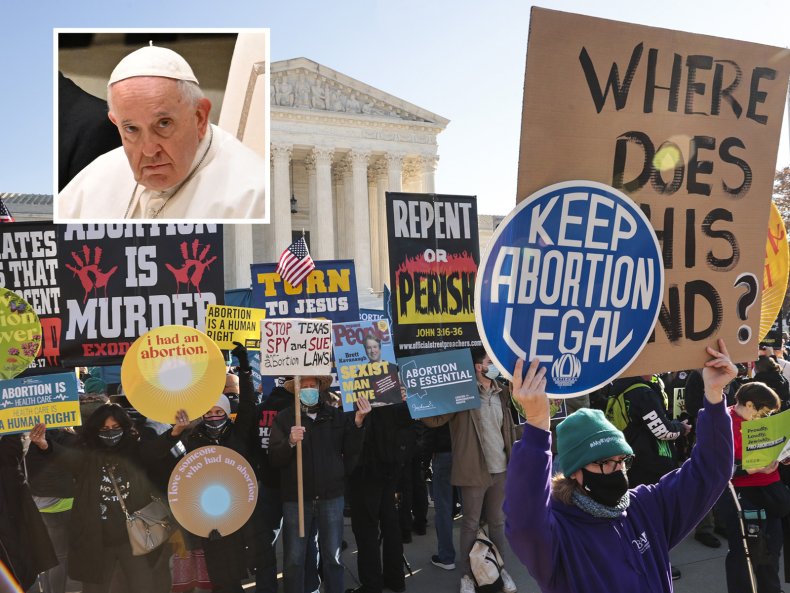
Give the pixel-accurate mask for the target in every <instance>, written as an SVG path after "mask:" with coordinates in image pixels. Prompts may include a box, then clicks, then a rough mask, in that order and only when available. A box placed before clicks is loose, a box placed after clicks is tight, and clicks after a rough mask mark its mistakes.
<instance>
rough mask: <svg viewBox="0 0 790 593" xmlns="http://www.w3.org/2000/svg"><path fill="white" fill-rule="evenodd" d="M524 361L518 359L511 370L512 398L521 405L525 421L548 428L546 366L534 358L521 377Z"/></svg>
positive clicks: (549, 413)
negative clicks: (524, 374) (525, 374)
mask: <svg viewBox="0 0 790 593" xmlns="http://www.w3.org/2000/svg"><path fill="white" fill-rule="evenodd" d="M523 368H524V361H523V360H521V359H518V360H517V361H516V368H515V369H514V370H513V399H515V400H516V402H517V403H518V404H519V405H520V406H521V409H522V410H523V411H524V417H525V418H526V419H527V422H528V423H529V424H531V425H532V426H534V427H536V428H542V429H543V430H548V429H549V427H550V426H551V412H550V404H549V398H548V397H547V396H546V367H542V366H540V361H539V360H538V359H537V358H536V359H534V360H533V361H532V363H531V364H530V365H529V369H528V370H527V376H526V377H524V378H523V379H522V378H521V377H522V374H523Z"/></svg>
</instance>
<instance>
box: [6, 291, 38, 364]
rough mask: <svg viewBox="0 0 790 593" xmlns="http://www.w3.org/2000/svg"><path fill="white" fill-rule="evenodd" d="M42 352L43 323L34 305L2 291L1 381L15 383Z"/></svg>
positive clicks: (12, 293) (11, 293)
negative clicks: (6, 380) (13, 381)
mask: <svg viewBox="0 0 790 593" xmlns="http://www.w3.org/2000/svg"><path fill="white" fill-rule="evenodd" d="M40 349H41V322H40V321H39V319H38V315H36V312H35V311H34V310H33V307H31V306H30V304H29V303H28V302H27V301H25V300H24V299H22V297H20V296H19V295H18V294H16V293H15V292H11V291H10V290H8V289H6V288H0V379H13V378H14V377H16V376H17V375H18V374H20V373H21V372H22V371H24V370H25V369H26V368H27V367H28V365H30V363H32V362H33V361H34V360H35V358H36V356H38V352H39V350H40Z"/></svg>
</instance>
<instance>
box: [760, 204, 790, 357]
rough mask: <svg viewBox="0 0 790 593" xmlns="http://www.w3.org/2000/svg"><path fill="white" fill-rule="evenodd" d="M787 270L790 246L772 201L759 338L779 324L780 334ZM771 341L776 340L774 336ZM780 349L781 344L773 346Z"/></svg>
mask: <svg viewBox="0 0 790 593" xmlns="http://www.w3.org/2000/svg"><path fill="white" fill-rule="evenodd" d="M788 273H790V246H789V245H788V243H787V230H786V229H785V223H784V221H783V220H782V215H781V214H780V213H779V208H777V207H776V204H774V203H773V202H771V216H770V217H769V219H768V240H767V241H766V243H765V266H764V267H763V284H762V287H761V288H762V302H761V305H760V307H761V310H760V340H764V339H765V338H766V337H767V336H768V332H769V331H770V330H771V327H772V326H774V325H778V328H777V329H778V337H780V338H781V336H782V327H781V323H779V324H776V323H775V320H776V319H777V318H778V317H781V315H780V314H781V310H782V303H783V302H784V300H785V293H786V292H787V280H788V278H787V275H788ZM773 343H774V344H776V343H777V341H776V340H775V339H774V340H773ZM776 347H777V348H781V345H778V346H776Z"/></svg>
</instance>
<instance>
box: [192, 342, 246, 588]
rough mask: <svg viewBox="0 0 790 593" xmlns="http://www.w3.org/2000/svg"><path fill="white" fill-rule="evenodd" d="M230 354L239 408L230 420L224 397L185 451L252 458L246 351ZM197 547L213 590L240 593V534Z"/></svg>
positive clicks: (242, 550)
mask: <svg viewBox="0 0 790 593" xmlns="http://www.w3.org/2000/svg"><path fill="white" fill-rule="evenodd" d="M234 344H236V347H235V348H234V349H233V350H232V351H231V354H232V355H233V356H235V357H236V358H237V359H238V361H239V386H240V392H239V407H238V411H237V413H236V419H235V421H234V420H231V408H230V402H229V401H228V398H227V397H226V396H225V395H220V396H219V400H218V401H217V403H216V404H215V405H213V406H212V407H211V408H210V409H209V411H208V412H206V413H205V414H203V417H202V419H201V421H200V423H199V424H198V425H197V427H195V429H194V430H193V431H192V432H191V433H190V434H189V436H188V437H187V440H186V449H187V452H190V451H194V450H195V449H199V448H200V447H205V446H208V445H221V446H222V447H227V448H229V449H233V450H234V451H236V452H237V453H240V454H241V455H243V456H245V457H247V458H248V459H253V458H254V457H253V456H252V454H251V453H252V452H251V451H250V434H251V433H252V430H253V427H254V425H255V388H254V387H253V384H252V368H251V367H250V362H249V356H248V354H247V349H246V348H244V346H242V345H241V344H240V343H239V342H234ZM186 540H187V546H188V547H193V548H194V546H195V538H194V537H193V536H191V535H187V536H186ZM198 545H199V547H200V548H201V549H202V550H203V551H204V552H205V556H206V566H207V567H208V574H209V577H210V578H211V582H212V584H213V585H214V587H215V588H214V591H216V592H221V593H241V591H242V590H243V589H242V586H241V581H242V580H243V579H244V578H246V577H247V572H248V571H247V558H246V554H245V548H246V544H245V539H244V531H243V530H239V531H236V532H234V533H231V534H228V535H223V536H221V537H220V536H218V535H215V536H209V537H201V538H199V544H198Z"/></svg>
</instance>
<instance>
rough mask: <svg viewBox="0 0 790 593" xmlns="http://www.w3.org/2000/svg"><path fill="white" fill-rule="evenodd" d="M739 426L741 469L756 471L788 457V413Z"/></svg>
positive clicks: (750, 421)
mask: <svg viewBox="0 0 790 593" xmlns="http://www.w3.org/2000/svg"><path fill="white" fill-rule="evenodd" d="M788 412H789V411H785V412H782V413H781V414H774V415H772V416H768V417H766V418H760V419H758V420H749V421H748V422H744V423H742V424H741V438H742V439H743V445H742V452H743V469H757V468H760V467H765V466H767V465H770V464H771V463H773V462H774V461H782V460H783V459H785V458H786V457H788V456H790V440H788V436H789V435H790V413H788Z"/></svg>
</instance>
